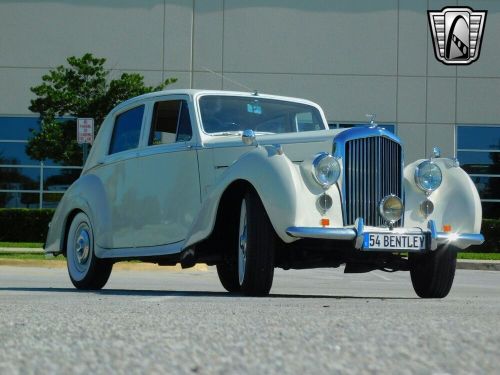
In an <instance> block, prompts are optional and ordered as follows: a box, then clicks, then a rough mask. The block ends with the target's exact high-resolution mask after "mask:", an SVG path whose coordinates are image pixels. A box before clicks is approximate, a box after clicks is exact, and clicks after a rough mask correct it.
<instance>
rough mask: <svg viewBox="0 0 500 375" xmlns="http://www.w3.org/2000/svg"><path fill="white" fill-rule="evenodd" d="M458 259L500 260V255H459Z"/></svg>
mask: <svg viewBox="0 0 500 375" xmlns="http://www.w3.org/2000/svg"><path fill="white" fill-rule="evenodd" d="M457 258H458V259H471V260H500V253H458V256H457Z"/></svg>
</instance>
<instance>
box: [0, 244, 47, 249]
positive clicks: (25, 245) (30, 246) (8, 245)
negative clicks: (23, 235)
mask: <svg viewBox="0 0 500 375" xmlns="http://www.w3.org/2000/svg"><path fill="white" fill-rule="evenodd" d="M0 247H13V248H16V247H20V248H26V249H39V248H41V247H43V243H42V242H0Z"/></svg>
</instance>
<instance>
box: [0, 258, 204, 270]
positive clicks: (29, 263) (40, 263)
mask: <svg viewBox="0 0 500 375" xmlns="http://www.w3.org/2000/svg"><path fill="white" fill-rule="evenodd" d="M0 255H1V254H0ZM0 266H14V267H42V268H66V260H49V259H47V260H31V259H0ZM113 270H119V271H163V272H165V271H170V272H186V271H187V272H193V271H201V272H205V271H208V266H207V265H206V264H205V263H198V264H196V265H195V266H194V267H191V268H185V269H183V268H182V267H181V266H180V265H179V264H178V265H176V266H159V265H157V264H154V263H131V262H118V263H115V264H114V265H113Z"/></svg>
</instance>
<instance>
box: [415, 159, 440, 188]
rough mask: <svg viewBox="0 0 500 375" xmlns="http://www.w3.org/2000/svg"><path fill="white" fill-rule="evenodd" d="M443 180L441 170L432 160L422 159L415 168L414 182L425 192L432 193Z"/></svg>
mask: <svg viewBox="0 0 500 375" xmlns="http://www.w3.org/2000/svg"><path fill="white" fill-rule="evenodd" d="M442 182H443V172H442V171H441V168H440V167H439V165H437V164H436V163H434V162H433V161H432V160H424V161H423V162H421V163H420V164H419V165H417V167H416V168H415V184H416V185H417V186H418V188H419V189H420V190H422V191H424V192H426V193H432V192H433V191H435V190H436V189H437V188H438V187H440V186H441V183H442Z"/></svg>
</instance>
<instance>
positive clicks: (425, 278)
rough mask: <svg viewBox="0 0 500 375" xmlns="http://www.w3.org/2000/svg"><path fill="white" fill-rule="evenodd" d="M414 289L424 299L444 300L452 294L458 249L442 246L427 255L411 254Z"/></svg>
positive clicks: (411, 273)
mask: <svg viewBox="0 0 500 375" xmlns="http://www.w3.org/2000/svg"><path fill="white" fill-rule="evenodd" d="M409 261H410V275H411V282H412V284H413V289H414V290H415V293H417V295H418V296H419V297H422V298H444V297H446V296H447V295H448V293H449V292H450V289H451V286H452V285H453V279H454V278H455V269H456V267H457V249H456V248H455V247H453V246H441V247H439V248H438V249H437V250H436V251H432V252H430V253H426V254H413V253H410V254H409Z"/></svg>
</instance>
